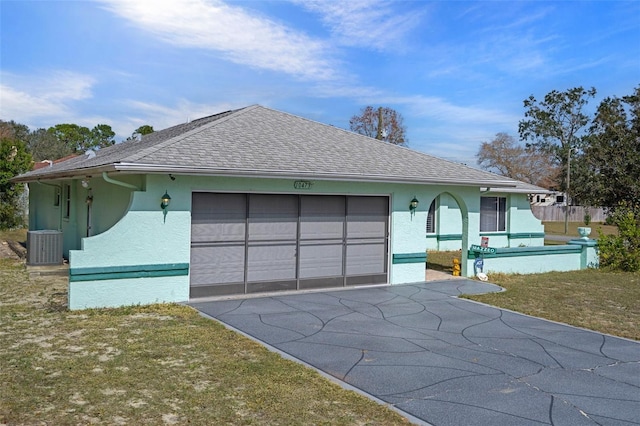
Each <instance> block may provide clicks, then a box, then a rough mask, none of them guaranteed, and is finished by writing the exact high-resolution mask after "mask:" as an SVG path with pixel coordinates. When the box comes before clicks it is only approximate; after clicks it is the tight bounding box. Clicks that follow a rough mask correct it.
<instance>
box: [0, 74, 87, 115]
mask: <svg viewBox="0 0 640 426" xmlns="http://www.w3.org/2000/svg"><path fill="white" fill-rule="evenodd" d="M2 81H3V84H2V86H1V88H2V90H1V92H0V117H1V118H2V119H3V120H15V121H17V122H20V123H29V124H30V125H32V123H33V122H36V123H39V121H40V120H42V119H48V118H54V117H60V118H62V119H63V120H64V117H65V116H66V115H68V114H70V112H71V105H72V104H73V103H74V102H75V101H80V100H83V99H88V98H91V96H92V92H91V89H92V87H93V85H94V84H95V81H94V79H93V78H92V77H90V76H87V75H84V74H79V73H74V72H69V71H53V72H48V73H46V74H44V73H43V74H41V75H29V76H19V75H15V74H11V73H6V72H3V73H2Z"/></svg>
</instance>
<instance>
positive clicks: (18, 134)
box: [0, 120, 29, 142]
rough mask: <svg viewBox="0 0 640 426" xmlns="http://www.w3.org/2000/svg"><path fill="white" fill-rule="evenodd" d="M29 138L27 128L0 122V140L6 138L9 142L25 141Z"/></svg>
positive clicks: (21, 125) (9, 122) (12, 123)
mask: <svg viewBox="0 0 640 426" xmlns="http://www.w3.org/2000/svg"><path fill="white" fill-rule="evenodd" d="M28 136H29V127H27V126H26V125H24V124H20V123H16V122H15V121H13V120H11V121H3V120H0V139H2V138H8V139H11V140H18V141H23V142H24V141H26V140H27V137H28Z"/></svg>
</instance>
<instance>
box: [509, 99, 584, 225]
mask: <svg viewBox="0 0 640 426" xmlns="http://www.w3.org/2000/svg"><path fill="white" fill-rule="evenodd" d="M595 94H596V89H594V88H593V87H592V88H591V89H589V90H585V89H584V88H583V87H574V88H573V89H568V90H566V91H564V92H558V91H556V90H552V91H551V92H549V93H547V95H546V96H545V97H544V101H540V102H538V101H537V100H536V98H535V97H534V96H533V95H531V96H529V98H528V99H525V100H524V107H525V108H526V109H527V111H526V112H525V114H524V116H525V119H524V120H521V121H520V123H519V126H518V130H519V133H520V138H521V139H522V140H524V141H530V142H529V144H528V146H531V147H535V148H537V149H540V150H542V151H546V152H549V153H550V154H553V155H554V157H555V159H556V161H557V162H558V163H559V164H560V165H561V170H562V171H563V173H562V176H563V177H565V176H566V178H565V179H562V180H561V182H560V188H561V189H562V190H564V191H565V193H566V195H567V202H569V200H570V195H571V192H570V190H571V186H570V182H571V156H572V153H573V151H574V150H579V148H580V147H581V143H580V142H581V141H582V138H581V136H582V133H583V129H584V127H585V126H586V125H587V124H588V123H589V116H587V115H586V114H584V113H583V112H582V109H583V108H584V106H585V105H586V104H587V103H588V101H589V98H593V97H594V96H595ZM568 214H569V209H568V208H567V209H566V215H565V233H567V232H568V218H569V216H568Z"/></svg>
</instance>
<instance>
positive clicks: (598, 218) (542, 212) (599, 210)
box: [531, 206, 607, 223]
mask: <svg viewBox="0 0 640 426" xmlns="http://www.w3.org/2000/svg"><path fill="white" fill-rule="evenodd" d="M566 208H567V207H566V206H531V211H532V212H533V215H534V216H535V217H537V218H538V219H540V220H542V221H544V222H564V212H565V209H566ZM587 211H588V212H589V214H590V215H591V222H604V221H605V220H606V218H607V214H606V212H605V209H604V208H603V207H582V206H569V222H581V223H583V222H584V214H585V213H586V212H587Z"/></svg>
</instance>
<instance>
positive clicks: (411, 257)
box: [393, 252, 427, 265]
mask: <svg viewBox="0 0 640 426" xmlns="http://www.w3.org/2000/svg"><path fill="white" fill-rule="evenodd" d="M426 261H427V253H426V252H422V253H398V254H394V255H393V264H394V265H396V264H399V263H425V262H426Z"/></svg>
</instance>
